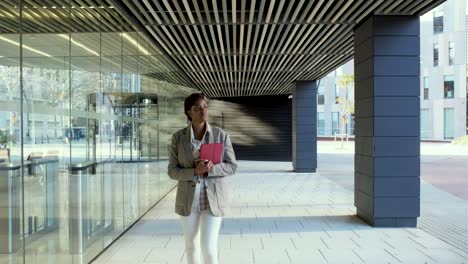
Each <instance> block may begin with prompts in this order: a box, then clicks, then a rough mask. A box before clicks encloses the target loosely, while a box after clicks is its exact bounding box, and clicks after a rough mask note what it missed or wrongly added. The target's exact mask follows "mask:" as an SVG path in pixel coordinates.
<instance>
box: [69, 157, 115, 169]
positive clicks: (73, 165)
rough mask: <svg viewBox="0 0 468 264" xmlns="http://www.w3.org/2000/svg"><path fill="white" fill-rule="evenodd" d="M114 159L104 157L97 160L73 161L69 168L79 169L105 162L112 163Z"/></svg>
mask: <svg viewBox="0 0 468 264" xmlns="http://www.w3.org/2000/svg"><path fill="white" fill-rule="evenodd" d="M114 161H115V160H114V159H104V160H99V161H86V162H83V163H74V164H70V166H69V169H70V170H71V171H80V170H85V169H87V168H89V167H92V166H97V165H101V164H106V163H113V162H114Z"/></svg>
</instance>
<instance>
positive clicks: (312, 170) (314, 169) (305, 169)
mask: <svg viewBox="0 0 468 264" xmlns="http://www.w3.org/2000/svg"><path fill="white" fill-rule="evenodd" d="M316 170H317V168H294V172H298V173H301V172H302V173H305V172H315V171H316Z"/></svg>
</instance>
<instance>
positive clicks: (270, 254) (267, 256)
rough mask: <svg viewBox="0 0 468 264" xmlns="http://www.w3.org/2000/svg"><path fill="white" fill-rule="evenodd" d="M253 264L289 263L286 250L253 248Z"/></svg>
mask: <svg viewBox="0 0 468 264" xmlns="http://www.w3.org/2000/svg"><path fill="white" fill-rule="evenodd" d="M253 257H254V261H255V264H288V263H291V262H290V260H289V257H288V255H287V253H286V250H279V249H265V250H254V251H253Z"/></svg>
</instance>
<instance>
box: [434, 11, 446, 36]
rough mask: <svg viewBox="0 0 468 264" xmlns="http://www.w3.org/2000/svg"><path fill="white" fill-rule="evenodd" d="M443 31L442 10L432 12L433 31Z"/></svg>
mask: <svg viewBox="0 0 468 264" xmlns="http://www.w3.org/2000/svg"><path fill="white" fill-rule="evenodd" d="M442 32H444V12H443V11H436V12H434V33H442Z"/></svg>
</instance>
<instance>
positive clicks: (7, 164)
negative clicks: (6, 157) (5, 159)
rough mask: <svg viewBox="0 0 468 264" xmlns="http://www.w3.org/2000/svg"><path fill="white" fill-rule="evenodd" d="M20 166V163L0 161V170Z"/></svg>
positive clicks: (13, 168) (15, 168) (14, 168)
mask: <svg viewBox="0 0 468 264" xmlns="http://www.w3.org/2000/svg"><path fill="white" fill-rule="evenodd" d="M19 168H21V163H19V162H15V163H0V171H11V170H17V169H19Z"/></svg>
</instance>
